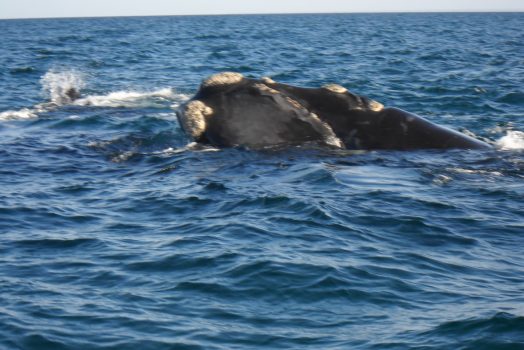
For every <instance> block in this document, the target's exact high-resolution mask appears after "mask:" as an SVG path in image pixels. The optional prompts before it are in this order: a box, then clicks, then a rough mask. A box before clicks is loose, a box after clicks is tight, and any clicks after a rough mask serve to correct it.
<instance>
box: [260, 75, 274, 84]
mask: <svg viewBox="0 0 524 350" xmlns="http://www.w3.org/2000/svg"><path fill="white" fill-rule="evenodd" d="M260 80H262V82H263V83H264V84H276V83H277V82H276V81H274V80H273V79H271V78H270V77H262V79H260Z"/></svg>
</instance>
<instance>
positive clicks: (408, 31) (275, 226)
mask: <svg viewBox="0 0 524 350" xmlns="http://www.w3.org/2000/svg"><path fill="white" fill-rule="evenodd" d="M522 28H524V15H523V14H409V15H407V14H377V15H371V14H366V15H295V16H288V15H286V16H221V17H151V18H101V19H44V20H3V21H0V33H2V34H1V45H0V164H1V168H0V348H2V349H38V350H41V349H53V350H54V349H524V260H523V256H524V153H523V151H522V149H523V148H524V146H523V143H524V134H523V131H524V90H523V83H524V31H523V30H522ZM224 70H228V71H237V72H241V73H243V74H244V75H246V76H253V77H260V76H271V77H272V78H273V79H274V80H277V81H280V82H285V83H290V84H296V85H301V86H311V87H313V86H319V85H321V84H325V83H329V82H337V83H340V84H342V85H344V86H346V87H347V88H349V89H350V90H352V91H353V92H355V93H358V94H361V95H367V96H369V97H371V98H373V99H375V100H377V101H380V102H382V103H384V104H385V105H386V106H396V107H399V108H403V109H406V110H408V111H411V112H413V113H417V114H420V115H422V116H424V117H427V118H428V119H430V120H432V121H434V122H437V123H439V124H443V125H447V126H450V127H453V128H455V129H459V130H461V131H463V132H466V133H470V134H475V135H476V136H477V137H479V138H482V139H485V140H488V141H489V142H491V143H492V144H494V145H495V148H494V150H492V151H438V152H437V151H418V152H392V151H389V152H388V151H381V152H341V151H338V152H333V151H322V150H306V149H301V148H294V149H289V150H280V151H267V152H250V151H245V150H237V149H227V150H216V149H212V148H211V149H210V148H203V147H199V146H198V145H194V144H188V142H189V140H188V139H187V138H186V137H185V136H184V135H183V133H182V132H181V130H180V127H179V125H178V122H177V120H176V117H175V109H176V108H177V106H179V105H180V103H181V102H183V101H185V100H186V99H187V98H188V97H189V96H191V94H193V93H194V92H195V91H196V90H197V88H198V85H199V83H200V81H201V79H202V78H204V77H206V76H207V75H209V74H212V73H215V72H218V71H224ZM69 87H76V88H79V89H81V92H82V94H83V98H82V99H80V100H77V101H75V102H74V103H72V102H71V101H68V100H67V97H66V96H65V91H66V90H67V89H68V88H69Z"/></svg>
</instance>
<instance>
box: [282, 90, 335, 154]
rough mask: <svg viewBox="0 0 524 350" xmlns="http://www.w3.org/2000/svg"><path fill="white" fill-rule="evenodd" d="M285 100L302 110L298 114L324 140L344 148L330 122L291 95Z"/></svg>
mask: <svg viewBox="0 0 524 350" xmlns="http://www.w3.org/2000/svg"><path fill="white" fill-rule="evenodd" d="M285 100H286V101H287V102H288V103H289V104H290V105H291V106H292V107H293V108H294V109H296V110H298V111H300V112H302V113H297V116H298V117H299V118H300V119H301V120H302V121H305V122H307V123H308V124H310V125H311V126H312V127H313V128H314V129H315V130H316V131H317V132H319V133H320V134H321V135H322V137H323V141H324V142H325V143H326V144H327V145H330V146H333V147H336V148H344V144H343V143H342V141H341V140H340V139H339V138H338V137H337V136H336V135H335V132H334V131H333V129H332V128H331V126H329V124H328V123H326V122H324V121H323V120H322V119H320V118H319V116H318V115H316V114H315V113H313V112H310V111H309V110H308V109H307V108H306V107H304V106H303V105H302V104H300V102H298V101H297V100H295V99H292V98H291V97H289V96H286V97H285Z"/></svg>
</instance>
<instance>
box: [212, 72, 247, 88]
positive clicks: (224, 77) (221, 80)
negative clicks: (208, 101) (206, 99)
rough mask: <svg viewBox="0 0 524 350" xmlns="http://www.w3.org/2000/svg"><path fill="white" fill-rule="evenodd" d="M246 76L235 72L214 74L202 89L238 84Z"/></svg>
mask: <svg viewBox="0 0 524 350" xmlns="http://www.w3.org/2000/svg"><path fill="white" fill-rule="evenodd" d="M242 79H244V76H243V75H242V74H240V73H235V72H222V73H217V74H213V75H212V76H210V77H209V78H207V79H206V80H204V82H203V83H202V88H208V87H214V86H221V85H231V84H236V83H239V82H241V81H242Z"/></svg>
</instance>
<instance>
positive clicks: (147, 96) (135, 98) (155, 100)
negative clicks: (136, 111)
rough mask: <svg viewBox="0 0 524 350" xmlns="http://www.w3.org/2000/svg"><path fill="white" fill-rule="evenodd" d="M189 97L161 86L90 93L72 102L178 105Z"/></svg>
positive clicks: (116, 105) (105, 104)
mask: <svg viewBox="0 0 524 350" xmlns="http://www.w3.org/2000/svg"><path fill="white" fill-rule="evenodd" d="M188 99H189V96H187V95H184V94H178V93H175V91H174V90H173V89H171V88H163V89H159V90H155V91H149V92H138V91H115V92H111V93H109V94H107V95H91V96H86V97H84V98H80V99H78V100H75V101H74V102H73V103H72V104H73V105H77V106H95V107H114V108H116V107H127V108H137V107H154V106H157V105H159V104H163V102H164V103H165V101H169V102H170V103H172V104H174V105H176V106H178V105H179V104H180V103H181V102H183V101H186V100H188Z"/></svg>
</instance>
